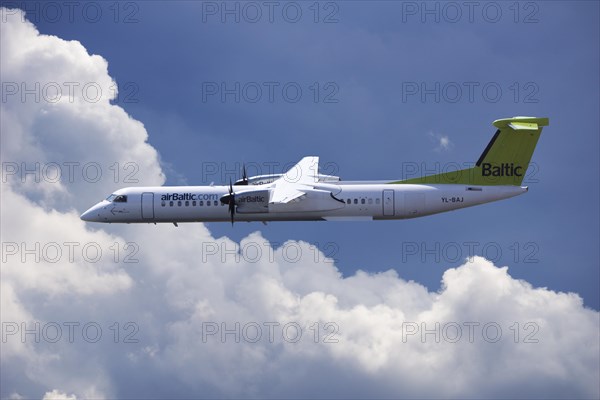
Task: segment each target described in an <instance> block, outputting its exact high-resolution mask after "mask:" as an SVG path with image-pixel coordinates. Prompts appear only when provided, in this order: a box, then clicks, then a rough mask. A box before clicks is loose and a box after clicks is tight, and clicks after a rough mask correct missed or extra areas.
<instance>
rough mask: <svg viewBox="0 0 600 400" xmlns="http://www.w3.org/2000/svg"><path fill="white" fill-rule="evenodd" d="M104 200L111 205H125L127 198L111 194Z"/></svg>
mask: <svg viewBox="0 0 600 400" xmlns="http://www.w3.org/2000/svg"><path fill="white" fill-rule="evenodd" d="M106 200H107V201H110V202H111V203H127V196H125V195H123V194H111V195H110V196H108V197H107V198H106Z"/></svg>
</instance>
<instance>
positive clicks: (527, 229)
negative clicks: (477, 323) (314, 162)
mask: <svg viewBox="0 0 600 400" xmlns="http://www.w3.org/2000/svg"><path fill="white" fill-rule="evenodd" d="M44 4H47V3H37V2H31V3H30V2H4V1H3V2H2V5H4V6H15V5H16V6H19V7H21V8H25V9H26V10H28V18H29V19H30V20H31V21H32V22H33V23H34V24H35V25H36V26H37V27H38V29H39V30H40V32H42V33H46V34H53V35H57V36H59V37H61V38H64V39H68V40H78V41H80V42H81V43H82V44H83V45H84V46H85V47H86V48H87V50H88V51H89V52H90V53H92V54H99V55H101V56H102V57H104V58H105V59H106V60H107V61H108V63H109V73H110V75H111V76H113V77H114V78H115V79H116V81H117V82H118V83H119V85H120V92H121V96H120V97H119V99H118V100H117V101H116V102H115V103H117V104H119V105H121V106H123V107H124V108H125V110H126V111H127V112H128V113H129V114H131V116H132V117H133V118H135V119H138V120H140V121H142V122H143V123H144V124H145V126H146V129H147V130H148V133H149V142H150V143H151V144H152V145H153V146H154V147H156V148H157V149H158V151H159V152H160V154H161V157H162V160H163V162H164V165H165V170H166V172H167V175H168V183H169V184H179V183H184V182H187V183H189V184H209V183H210V182H211V181H214V182H215V183H221V182H223V181H227V180H228V179H229V176H231V177H232V178H234V179H235V176H234V174H233V171H235V170H237V169H238V168H239V166H240V165H241V163H243V162H245V163H247V164H248V165H249V166H251V168H250V169H249V172H251V173H252V172H261V173H267V172H270V171H268V170H267V166H268V165H269V164H268V163H277V164H276V165H278V166H279V170H280V169H281V168H282V167H283V166H284V165H289V164H290V163H293V162H295V161H297V160H299V159H300V158H301V157H303V156H305V155H319V156H320V157H321V163H322V165H328V168H327V170H326V171H325V172H328V173H335V174H339V175H340V176H341V177H342V179H345V180H364V179H399V178H402V177H405V176H403V175H404V173H405V172H406V171H407V169H409V168H413V167H414V166H417V167H418V169H419V172H426V171H423V168H421V163H424V166H425V167H426V168H427V169H432V170H433V171H429V172H432V173H434V172H436V170H435V168H438V170H439V168H444V167H448V168H452V165H455V164H450V163H458V164H462V163H466V162H474V161H476V160H477V158H478V157H479V154H480V153H481V151H482V150H483V148H484V147H485V145H486V144H487V142H488V141H489V139H490V138H491V136H492V134H493V132H494V128H493V127H492V126H491V122H492V121H493V120H494V119H498V118H504V117H511V116H515V115H532V116H541V117H543V116H547V117H549V118H550V126H549V127H547V128H546V129H545V130H544V132H543V134H542V137H541V139H540V142H539V144H538V147H537V149H536V152H535V154H534V156H533V162H534V163H535V166H534V170H533V171H530V173H529V176H528V177H527V178H526V184H528V185H529V186H530V191H529V193H527V194H525V195H523V196H520V197H518V198H514V199H510V200H507V201H503V202H499V203H496V204H488V205H484V206H480V207H475V208H471V209H465V210H461V211H457V212H452V213H447V214H441V215H436V216H431V217H426V218H421V219H415V220H407V221H393V222H376V223H316V222H315V223H312V222H311V223H295V222H289V223H272V224H269V225H268V226H263V225H260V224H246V223H239V224H236V225H235V226H234V227H233V228H232V227H231V226H230V225H228V224H210V225H209V228H210V229H211V231H212V232H213V234H214V235H215V236H216V237H218V236H222V235H226V236H229V237H231V238H233V239H235V240H239V239H241V238H242V237H244V236H246V235H247V234H248V233H250V232H252V231H255V230H261V231H262V232H263V235H264V236H265V237H266V238H268V239H269V240H271V241H273V242H284V241H285V240H288V239H300V240H306V241H308V242H311V243H314V244H315V245H317V246H318V247H320V248H321V249H323V250H324V251H325V252H326V253H327V254H330V255H333V256H334V257H335V258H336V260H337V263H336V265H337V266H338V268H340V270H341V271H342V272H343V273H344V274H345V275H350V274H352V273H353V272H354V271H355V270H357V269H363V270H368V271H383V270H387V269H390V268H392V269H394V270H396V271H397V272H398V274H399V275H400V276H401V277H403V278H405V279H413V280H416V281H418V282H421V283H423V284H426V285H427V286H428V287H429V288H430V289H436V288H437V287H438V286H439V281H440V279H441V275H442V273H443V271H445V270H446V269H448V268H450V267H456V266H458V265H460V264H462V262H463V260H464V258H465V257H466V256H467V255H468V251H467V250H468V245H465V243H466V242H475V243H476V244H475V245H474V246H475V248H476V254H480V255H483V256H487V257H488V258H490V259H492V260H493V261H494V262H495V263H496V264H497V265H508V266H509V272H510V273H511V274H512V275H513V276H515V277H517V278H523V279H526V280H527V281H528V282H530V283H532V284H533V285H535V286H545V287H548V288H550V289H553V290H557V291H573V292H577V293H579V294H580V295H581V296H582V297H583V298H584V303H585V305H586V306H588V307H592V308H594V309H596V310H597V309H599V307H600V304H599V292H598V286H599V281H600V276H599V235H600V233H599V207H598V205H599V193H598V186H599V185H598V182H599V141H598V137H599V135H598V134H599V126H600V124H599V116H598V115H599V113H598V110H599V109H600V104H599V87H600V85H599V71H600V63H599V37H600V33H599V27H598V14H599V3H598V2H593V1H588V2H585V1H584V2H566V1H564V2H562V1H553V2H543V1H540V2H517V3H515V2H478V3H477V4H478V5H477V6H475V7H474V9H473V13H472V15H469V9H468V8H467V7H466V6H464V5H462V4H463V3H461V2H459V3H451V4H453V5H451V6H448V5H447V4H448V3H443V2H441V3H440V2H429V3H422V2H394V1H381V2H380V1H369V2H367V1H351V2H321V3H314V2H277V6H275V8H274V14H273V22H270V21H269V15H268V8H267V7H266V6H264V4H263V2H256V3H253V2H251V3H242V2H239V3H238V2H229V3H227V5H226V6H224V5H223V4H224V3H222V2H199V1H198V2H194V1H187V2H177V1H174V2H161V1H148V2H121V3H115V2H95V3H93V4H94V5H93V6H88V7H87V8H86V10H87V12H88V13H89V14H87V16H86V15H84V14H83V10H84V8H85V7H86V4H88V3H85V2H81V3H77V6H76V7H75V9H74V14H73V18H72V19H71V18H70V16H69V13H68V9H67V8H66V7H65V6H64V5H61V4H63V3H55V4H59V9H60V10H61V13H62V14H61V16H59V17H55V14H54V10H52V9H51V6H50V7H48V6H44ZM248 4H251V5H250V6H248ZM454 5H457V6H458V7H459V8H458V9H460V13H461V14H460V15H459V14H456V12H457V10H458V9H457V8H456V7H455V6H454ZM256 6H257V7H259V8H260V9H261V12H262V16H261V17H260V18H258V21H257V22H255V23H252V22H250V21H249V19H253V18H254V17H255V11H256V9H257V8H256ZM214 7H216V12H217V14H216V15H213V14H211V13H208V11H213V10H214V9H215V8H214ZM222 7H230V8H231V9H234V8H235V7H239V9H240V15H239V22H236V21H235V18H236V16H235V15H226V20H225V22H222V21H221V15H219V12H220V11H221V9H222ZM248 7H250V8H248ZM284 7H287V8H286V10H287V13H286V12H284V11H283V9H284ZM425 8H427V9H425ZM317 9H318V10H319V12H318V15H316V10H317ZM94 10H101V12H102V15H101V16H100V17H99V18H98V22H92V21H93V20H94V19H95V17H94ZM244 10H245V11H244ZM296 10H301V11H302V16H301V17H300V18H299V21H298V22H296V23H292V22H291V20H292V19H294V17H295V15H296V14H295V11H296ZM427 10H433V13H427V12H426V11H427ZM498 11H500V12H501V14H497V12H498ZM315 19H317V21H318V22H315ZM326 19H327V21H328V23H325V20H326ZM115 20H116V22H115ZM494 21H496V22H494ZM236 82H239V84H240V99H239V100H240V101H239V102H236V101H235V96H234V95H233V94H230V95H226V96H225V98H224V101H222V99H221V96H220V93H217V94H215V95H210V94H208V93H207V92H206V89H207V88H211V89H212V88H214V87H215V86H216V87H218V88H219V90H220V86H221V84H222V83H224V84H225V85H226V86H227V87H228V88H235V84H236ZM266 82H273V83H267V84H266ZM315 82H316V86H315ZM244 85H246V88H247V91H246V92H244V90H243V87H244ZM267 85H272V86H273V87H275V89H274V92H273V95H274V97H273V99H272V101H270V100H271V99H269V93H268V91H267V87H268V86H267ZM285 85H288V87H289V88H290V89H289V91H288V92H287V94H288V97H287V98H286V97H285V93H283V91H282V89H283V87H284V86H285ZM422 85H424V86H425V88H427V89H430V90H431V91H430V92H427V93H426V94H425V95H423V93H421V91H420V90H421V88H422V87H423V86H422ZM436 85H439V90H437V91H436ZM257 86H258V87H261V88H262V89H263V91H262V96H260V97H259V98H258V97H257V95H256V92H255V91H254V89H255V88H256V87H257ZM297 87H300V88H301V89H302V94H301V96H299V100H298V101H297V102H292V101H291V100H290V98H291V97H294V96H295V91H294V88H297ZM456 87H460V88H462V93H457V92H456ZM468 87H472V88H474V90H473V92H472V97H471V96H470V93H469V92H468ZM484 87H485V88H486V90H484ZM317 88H318V97H315V92H316V89H317ZM415 88H418V90H419V92H418V93H415V94H412V93H411V92H410V91H407V90H410V89H415ZM497 88H500V89H501V91H502V92H501V93H497V92H496V89H497ZM422 95H423V96H422ZM436 96H438V97H439V98H436ZM255 98H257V101H256V102H253V101H252V100H253V99H255ZM330 101H332V102H330ZM436 135H445V136H448V138H449V139H450V141H451V143H452V146H451V147H450V148H449V149H448V150H445V151H440V150H439V149H438V150H436V147H437V145H438V144H437V143H436V141H435V137H436ZM214 166H217V167H218V171H217V173H216V174H212V173H209V172H210V171H212V169H211V168H213V167H214ZM256 166H260V167H262V168H261V170H260V171H257V170H256V169H255V170H254V171H253V170H252V167H256ZM228 172H229V174H227V173H228ZM142 184H143V182H142ZM104 195H105V194H103V193H99V194H98V196H99V197H100V196H104ZM149 229H151V227H149ZM174 229H175V228H174ZM331 243H334V245H331ZM415 244H416V245H417V246H419V247H421V248H426V249H432V250H434V251H433V252H431V253H430V252H419V253H418V254H412V253H407V252H406V250H407V248H410V249H413V247H414V245H415ZM436 248H437V249H439V251H435V249H436ZM457 248H458V249H460V250H461V251H462V255H459V256H458V257H457V254H456V252H455V251H454V250H455V249H457ZM484 248H485V251H484ZM444 249H446V250H447V251H446V252H445V251H443V250H444ZM498 249H499V250H500V251H501V253H502V254H501V255H498V254H497V250H498ZM436 258H439V259H436ZM528 261H529V262H528ZM473 300H474V301H476V299H473Z"/></svg>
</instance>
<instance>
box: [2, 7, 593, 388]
mask: <svg viewBox="0 0 600 400" xmlns="http://www.w3.org/2000/svg"><path fill="white" fill-rule="evenodd" d="M2 13H3V15H2V18H3V19H2V21H4V20H5V19H4V18H6V22H3V23H2V49H3V57H2V74H3V76H2V81H3V82H5V81H9V82H28V84H31V83H32V82H35V81H51V82H60V81H62V80H69V81H75V82H87V81H92V82H98V83H99V85H100V86H101V87H103V88H104V87H109V86H110V85H112V84H113V83H112V79H111V78H110V77H109V75H108V73H107V67H106V61H105V60H104V59H102V58H101V57H99V56H94V55H89V54H88V53H87V51H86V50H85V48H83V46H81V44H80V43H78V42H67V41H64V40H62V39H59V38H56V37H51V36H47V35H41V34H39V33H38V32H37V31H36V30H35V27H34V26H33V25H32V24H30V23H29V22H22V21H21V15H19V13H14V12H11V13H7V15H5V13H6V10H4V9H3V11H2ZM24 49H27V51H25V50H24ZM5 66H6V69H5ZM42 66H43V68H42ZM5 72H6V74H7V75H6V78H5V75H4V74H5ZM25 100H26V101H21V98H20V97H19V96H12V97H10V98H8V99H7V101H6V102H2V116H3V118H2V126H1V128H2V157H3V160H9V161H11V162H14V163H17V164H19V165H20V163H21V162H24V161H25V162H28V163H35V162H37V161H39V162H42V163H48V162H52V161H55V162H64V161H79V162H81V163H85V162H91V161H95V162H98V163H100V164H101V165H102V166H105V165H108V166H110V165H111V164H110V163H112V162H115V161H117V162H120V163H123V162H126V161H131V162H134V163H137V165H139V167H140V168H139V175H138V177H139V180H140V182H139V183H140V184H144V185H146V184H147V185H154V184H161V183H162V182H163V181H164V178H163V173H162V169H161V167H160V165H159V162H158V155H157V152H156V150H155V149H153V148H152V147H151V146H149V145H148V144H147V142H146V139H147V133H146V131H145V129H144V128H143V125H142V124H141V123H140V122H138V121H135V120H133V119H131V118H130V117H129V116H128V115H127V114H126V113H125V112H124V110H123V109H121V108H119V107H117V106H115V105H111V104H110V102H109V100H110V96H108V95H107V96H106V97H103V98H101V99H99V100H98V101H97V102H95V103H92V102H89V101H88V100H86V99H77V98H75V99H73V101H70V99H62V98H61V100H60V101H58V102H56V103H48V102H46V103H44V102H35V101H33V102H31V101H28V99H25ZM90 148H93V149H94V151H93V152H90V150H89V149H90ZM5 157H7V158H6V159H5ZM4 178H6V181H3V185H2V192H1V195H2V210H1V212H2V215H1V217H2V241H3V244H2V245H3V249H2V269H1V279H0V283H1V285H2V287H1V304H0V306H1V311H2V312H1V313H0V315H1V320H2V355H1V360H0V362H1V371H2V374H1V377H0V378H1V389H0V395H1V396H2V397H14V398H20V397H23V398H44V399H49V398H61V399H74V398H124V397H131V398H146V397H152V398H161V397H171V398H178V397H188V398H189V397H242V396H252V397H293V398H297V397H310V396H313V397H314V396H318V397H345V398H347V397H359V398H364V397H394V398H398V397H410V398H414V397H443V398H449V397H458V398H466V397H476V398H481V397H494V398H498V397H504V398H509V397H512V398H524V397H537V398H539V397H553V398H575V397H588V398H597V397H598V396H599V395H600V393H599V389H598V375H599V373H600V366H599V356H598V353H599V351H600V347H599V343H598V340H599V339H598V324H599V315H598V312H596V311H593V310H589V309H586V308H585V307H584V306H583V304H582V300H581V298H580V297H579V296H577V295H576V294H573V293H568V294H567V293H557V292H553V291H551V290H548V289H546V288H534V287H532V286H531V285H530V284H528V283H527V282H525V281H521V280H517V279H514V278H513V277H511V276H510V274H509V273H508V269H507V268H506V267H498V266H495V265H493V264H492V263H491V262H489V261H487V260H485V259H483V258H474V259H471V260H467V261H465V263H464V265H462V266H460V267H458V268H454V269H449V270H447V271H446V273H445V274H444V276H443V279H442V286H441V289H440V290H439V291H438V292H431V291H429V290H428V289H427V288H426V287H424V286H423V285H421V284H419V283H416V282H412V281H406V280H404V279H402V278H401V277H400V276H399V275H398V274H397V273H396V272H395V271H393V270H389V271H384V272H381V273H376V274H371V273H366V272H362V271H358V272H356V273H355V274H354V275H352V276H343V275H342V274H341V273H340V271H339V270H338V268H337V267H336V265H335V264H334V262H333V261H332V260H330V259H328V258H327V257H325V255H324V254H323V253H322V252H321V251H319V250H317V249H315V248H314V247H313V246H312V245H311V244H309V243H305V242H296V241H288V242H285V243H284V244H282V245H279V246H273V245H272V244H270V243H269V242H268V241H267V240H266V239H265V238H264V237H263V236H262V235H261V233H260V232H255V233H253V234H251V235H249V236H248V237H246V238H244V239H243V240H242V241H241V242H240V243H236V242H233V241H232V240H230V239H229V238H226V237H222V238H215V237H213V235H212V234H211V232H210V231H209V230H208V229H207V228H206V227H205V226H204V225H202V224H193V225H183V224H182V225H181V226H180V227H179V228H174V227H173V226H170V225H158V226H154V225H138V226H135V225H134V226H129V225H128V226H97V225H90V224H87V225H86V224H84V223H83V222H82V221H80V220H79V218H78V211H81V209H82V208H85V207H86V206H87V205H89V204H91V203H93V202H94V200H96V199H95V197H97V194H96V192H100V193H108V192H110V191H111V190H112V186H114V185H115V184H114V182H113V181H112V180H111V179H112V176H111V177H103V178H102V179H101V180H100V181H98V182H97V183H94V184H90V183H89V182H85V181H78V182H69V181H68V180H64V179H61V180H60V181H59V182H49V181H43V180H42V181H40V182H35V181H28V180H23V179H21V177H20V176H19V175H18V174H16V173H15V174H12V173H11V174H4V176H3V179H4ZM122 183H123V182H120V183H119V184H120V185H121V186H123V185H122ZM92 188H93V190H92ZM90 192H94V194H90ZM17 211H18V212H17ZM67 243H77V244H78V245H77V246H75V245H71V244H67ZM36 246H37V247H36ZM85 246H88V247H87V250H85V251H84V249H83V248H84V247H85ZM38 249H39V250H38ZM71 249H72V253H71ZM97 249H100V253H98V252H97V251H96V250H97ZM59 250H60V251H61V253H60V256H58V254H59V253H58V251H59ZM98 254H100V255H98Z"/></svg>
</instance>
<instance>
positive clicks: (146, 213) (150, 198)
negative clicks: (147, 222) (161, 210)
mask: <svg viewBox="0 0 600 400" xmlns="http://www.w3.org/2000/svg"><path fill="white" fill-rule="evenodd" d="M142 219H154V193H150V192H146V193H142Z"/></svg>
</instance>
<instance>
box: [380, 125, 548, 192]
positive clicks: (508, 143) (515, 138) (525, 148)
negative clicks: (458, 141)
mask: <svg viewBox="0 0 600 400" xmlns="http://www.w3.org/2000/svg"><path fill="white" fill-rule="evenodd" d="M547 125H548V118H534V117H514V118H506V119H499V120H496V121H494V126H495V127H497V128H498V130H497V131H496V133H495V134H494V137H493V138H492V140H491V141H490V143H489V144H488V145H487V147H486V148H485V150H484V151H483V153H482V154H481V157H479V160H477V163H476V164H475V166H474V167H473V168H468V169H463V170H459V171H452V172H446V173H443V174H438V175H430V176H424V177H420V178H412V179H407V180H403V181H397V182H390V183H414V184H419V183H421V184H444V183H447V184H465V185H514V186H521V183H522V182H523V178H524V177H525V173H526V172H527V167H528V166H529V161H530V160H531V156H532V155H533V151H534V149H535V146H536V144H537V142H538V139H539V138H540V134H541V133H542V128H543V127H544V126H547Z"/></svg>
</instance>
